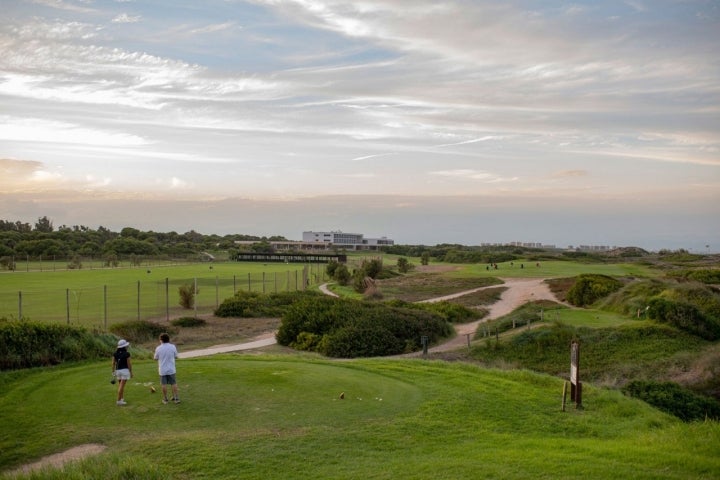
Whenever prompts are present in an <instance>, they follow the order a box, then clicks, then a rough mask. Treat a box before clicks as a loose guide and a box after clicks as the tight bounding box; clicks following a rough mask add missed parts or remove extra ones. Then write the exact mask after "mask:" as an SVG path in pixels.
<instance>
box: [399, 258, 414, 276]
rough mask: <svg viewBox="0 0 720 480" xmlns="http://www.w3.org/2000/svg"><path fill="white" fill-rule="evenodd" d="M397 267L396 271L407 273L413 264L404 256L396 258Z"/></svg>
mask: <svg viewBox="0 0 720 480" xmlns="http://www.w3.org/2000/svg"><path fill="white" fill-rule="evenodd" d="M397 268H398V272H400V273H407V272H409V271H410V270H412V268H413V264H412V263H410V262H409V261H408V259H407V258H405V257H400V258H398V261H397Z"/></svg>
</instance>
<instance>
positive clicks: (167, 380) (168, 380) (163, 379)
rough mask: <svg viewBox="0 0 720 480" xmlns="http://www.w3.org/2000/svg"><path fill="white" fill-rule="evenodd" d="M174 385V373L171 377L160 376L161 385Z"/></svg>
mask: <svg viewBox="0 0 720 480" xmlns="http://www.w3.org/2000/svg"><path fill="white" fill-rule="evenodd" d="M176 383H177V382H176V381H175V374H174V373H173V374H172V375H160V384H161V385H175V384H176Z"/></svg>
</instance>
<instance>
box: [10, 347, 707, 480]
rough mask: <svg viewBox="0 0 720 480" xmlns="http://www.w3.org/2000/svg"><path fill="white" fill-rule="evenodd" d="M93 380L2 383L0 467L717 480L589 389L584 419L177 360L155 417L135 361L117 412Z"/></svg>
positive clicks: (703, 459) (370, 366)
mask: <svg viewBox="0 0 720 480" xmlns="http://www.w3.org/2000/svg"><path fill="white" fill-rule="evenodd" d="M107 367H108V365H106V364H105V363H102V364H101V363H90V364H84V365H75V366H65V367H60V368H53V369H42V370H32V371H27V372H22V373H12V374H8V373H4V374H2V375H3V376H9V377H11V378H10V379H9V380H8V378H7V377H6V379H5V380H6V381H5V382H4V383H2V385H3V388H2V390H1V391H2V393H1V394H0V422H1V423H2V425H3V426H4V428H3V429H2V431H0V447H1V448H0V468H2V469H9V468H12V467H16V466H18V465H20V464H22V463H25V462H27V461H29V460H32V459H36V458H38V457H40V456H42V455H46V454H49V453H54V452H57V451H59V450H63V449H65V448H69V447H71V446H75V445H79V444H83V443H89V442H97V443H102V444H105V445H107V446H108V449H107V450H106V453H102V454H100V455H99V456H98V457H97V458H93V459H87V460H83V461H81V462H80V464H79V465H78V466H76V467H74V468H75V469H80V470H81V469H82V468H83V465H84V468H86V469H87V470H88V471H92V470H93V468H98V465H101V466H102V467H103V468H104V469H105V471H106V472H105V473H106V475H107V478H113V476H114V475H113V474H114V473H117V472H118V471H120V470H121V469H122V471H123V472H126V476H127V477H128V478H132V476H131V475H130V473H132V472H135V473H136V474H137V476H136V477H135V478H145V476H143V475H142V473H143V472H144V470H143V469H144V468H146V467H147V466H148V465H162V468H161V469H160V472H157V471H152V472H149V473H148V477H149V478H170V477H172V478H180V479H183V478H193V479H202V478H213V479H223V478H245V479H275V478H277V479H285V478H313V479H324V478H338V477H345V478H372V479H397V478H413V479H436V478H452V479H476V478H479V477H482V478H497V479H500V478H502V479H521V478H523V479H524V478H559V479H562V478H575V477H576V476H578V475H583V476H584V477H586V478H638V479H643V478H647V479H650V478H653V479H655V478H670V479H672V478H678V479H679V478H714V477H715V476H716V474H717V473H718V472H720V457H718V456H717V451H718V446H720V425H718V424H717V423H712V422H711V423H703V424H682V423H681V422H679V421H677V420H675V419H673V418H671V417H669V416H667V415H664V414H662V413H660V412H658V411H656V410H654V409H652V408H650V407H649V406H647V405H645V404H643V403H642V402H639V401H635V400H633V399H629V398H626V397H623V396H622V395H621V394H619V393H618V392H616V391H609V390H605V389H599V388H594V387H592V386H590V385H588V386H587V387H586V389H585V391H584V403H585V406H586V408H585V409H584V410H574V409H570V410H569V411H566V412H561V411H560V394H561V391H562V381H561V380H559V379H556V378H552V377H549V376H544V375H539V374H533V373H530V372H527V371H497V370H488V369H482V368H478V367H475V366H469V365H465V364H459V363H454V364H449V363H444V362H427V361H422V360H359V361H352V362H343V361H340V362H338V361H326V360H321V359H315V358H313V357H308V356H303V357H297V356H285V357H283V356H268V355H225V356H217V357H210V358H199V359H192V360H184V361H180V362H179V372H178V379H179V381H180V388H181V394H182V399H183V403H181V404H179V405H173V404H170V405H162V404H160V398H159V396H158V395H157V394H154V395H153V394H151V393H149V384H150V383H157V378H156V371H155V368H156V367H155V365H154V364H153V363H152V362H148V361H139V362H137V363H136V367H135V370H136V375H137V376H136V378H135V379H134V380H133V381H131V385H129V387H128V389H127V393H126V399H127V400H128V402H129V405H128V406H127V407H124V408H119V407H116V406H115V405H114V387H113V386H111V385H110V384H109V383H108V381H107V380H108V378H107V377H108V376H107V375H106V373H107V372H108V371H109V370H108V368H107ZM341 392H344V393H345V399H343V400H341V399H340V398H339V394H340V393H341ZM39 412H42V414H39ZM130 459H132V460H133V462H136V464H137V465H138V466H137V468H136V469H133V467H132V465H128V461H129V460H130ZM93 465H95V467H93ZM128 468H129V469H130V471H129V472H128V471H127V469H128ZM41 478H42V477H41ZM56 478H59V477H56Z"/></svg>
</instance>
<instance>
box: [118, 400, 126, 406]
mask: <svg viewBox="0 0 720 480" xmlns="http://www.w3.org/2000/svg"><path fill="white" fill-rule="evenodd" d="M117 404H118V405H119V406H123V405H127V402H126V401H125V400H118V401H117Z"/></svg>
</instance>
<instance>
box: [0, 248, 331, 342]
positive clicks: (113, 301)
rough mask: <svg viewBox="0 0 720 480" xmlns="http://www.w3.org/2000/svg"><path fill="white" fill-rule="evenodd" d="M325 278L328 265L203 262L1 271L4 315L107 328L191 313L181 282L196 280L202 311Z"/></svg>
mask: <svg viewBox="0 0 720 480" xmlns="http://www.w3.org/2000/svg"><path fill="white" fill-rule="evenodd" d="M304 268H307V281H308V284H309V285H316V284H318V283H319V282H321V281H323V280H324V278H325V265H322V264H284V263H253V262H247V263H239V262H226V263H213V264H207V263H199V264H192V265H187V264H185V265H163V266H153V267H142V268H105V269H93V270H89V269H82V270H62V271H60V270H58V271H42V272H40V271H31V272H22V271H16V272H4V273H2V274H0V317H3V316H4V317H7V318H18V317H20V316H21V315H22V316H23V317H24V318H28V319H30V320H34V321H42V322H61V323H71V324H73V325H84V326H87V327H95V328H99V329H101V330H103V329H104V328H105V327H106V326H107V325H111V324H113V323H116V322H119V321H127V320H136V319H138V318H140V319H149V318H161V319H164V318H165V317H166V316H168V314H169V316H170V317H171V318H174V317H177V316H181V315H192V314H194V310H190V311H183V309H182V307H180V305H179V294H178V288H179V287H180V286H181V285H195V281H197V285H198V294H197V296H196V304H197V309H198V312H199V313H208V312H210V311H212V310H213V309H215V308H216V307H217V305H218V304H219V303H220V302H222V301H223V300H225V299H226V298H229V297H231V296H232V295H233V294H234V293H235V292H236V291H239V290H245V291H248V290H252V291H255V292H265V293H271V292H277V291H287V290H301V289H303V269H304Z"/></svg>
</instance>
